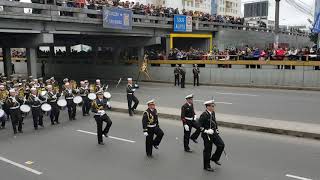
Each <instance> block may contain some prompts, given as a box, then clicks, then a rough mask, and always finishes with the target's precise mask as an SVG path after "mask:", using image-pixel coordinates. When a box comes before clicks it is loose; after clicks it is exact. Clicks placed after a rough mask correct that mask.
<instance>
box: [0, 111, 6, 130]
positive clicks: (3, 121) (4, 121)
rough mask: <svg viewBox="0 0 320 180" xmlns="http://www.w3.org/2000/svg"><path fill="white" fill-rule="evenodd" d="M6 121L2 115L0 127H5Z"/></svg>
mask: <svg viewBox="0 0 320 180" xmlns="http://www.w3.org/2000/svg"><path fill="white" fill-rule="evenodd" d="M7 120H8V117H7V115H6V114H4V115H3V116H2V117H1V118H0V121H1V127H2V128H4V127H5V126H6V121H7Z"/></svg>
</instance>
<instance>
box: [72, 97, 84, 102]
mask: <svg viewBox="0 0 320 180" xmlns="http://www.w3.org/2000/svg"><path fill="white" fill-rule="evenodd" d="M73 102H74V103H75V104H80V103H81V102H82V97H81V96H76V97H74V98H73Z"/></svg>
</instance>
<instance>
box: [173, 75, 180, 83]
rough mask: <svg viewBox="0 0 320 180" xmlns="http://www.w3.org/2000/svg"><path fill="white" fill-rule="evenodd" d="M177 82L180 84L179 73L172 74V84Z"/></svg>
mask: <svg viewBox="0 0 320 180" xmlns="http://www.w3.org/2000/svg"><path fill="white" fill-rule="evenodd" d="M177 84H178V86H180V77H179V74H175V75H174V86H176V85H177Z"/></svg>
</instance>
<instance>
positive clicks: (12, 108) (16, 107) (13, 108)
mask: <svg viewBox="0 0 320 180" xmlns="http://www.w3.org/2000/svg"><path fill="white" fill-rule="evenodd" d="M18 108H19V106H16V107H11V108H10V109H18Z"/></svg>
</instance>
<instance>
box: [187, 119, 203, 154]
mask: <svg viewBox="0 0 320 180" xmlns="http://www.w3.org/2000/svg"><path fill="white" fill-rule="evenodd" d="M186 125H188V126H189V131H186V129H185V128H184V127H183V129H184V136H183V144H184V150H189V149H190V148H189V139H198V137H199V135H200V132H201V130H200V126H199V124H198V123H197V121H195V120H192V121H189V120H187V121H186ZM192 128H195V129H196V131H195V132H194V133H193V134H192V135H191V130H192ZM190 135H191V136H190Z"/></svg>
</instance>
